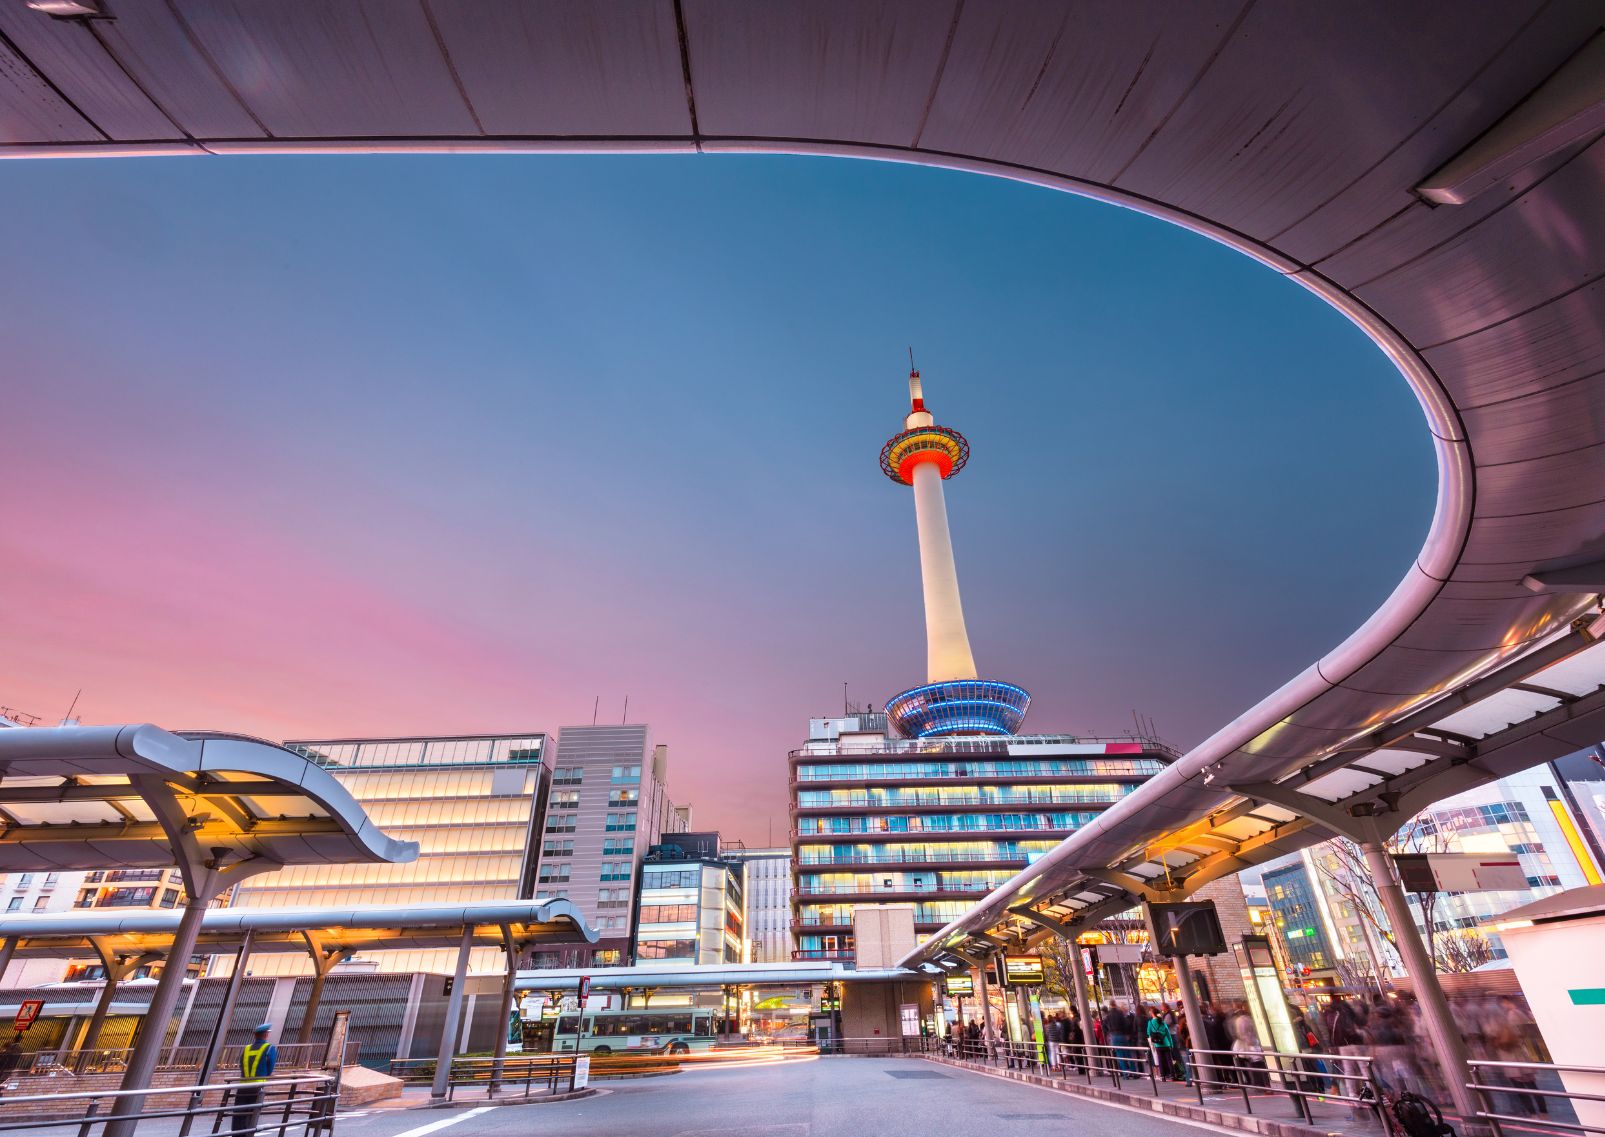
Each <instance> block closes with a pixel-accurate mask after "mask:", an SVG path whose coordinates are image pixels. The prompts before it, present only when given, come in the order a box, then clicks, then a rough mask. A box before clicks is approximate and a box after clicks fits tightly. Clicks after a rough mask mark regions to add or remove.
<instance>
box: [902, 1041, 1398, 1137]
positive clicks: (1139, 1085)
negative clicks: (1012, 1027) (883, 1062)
mask: <svg viewBox="0 0 1605 1137" xmlns="http://www.w3.org/2000/svg"><path fill="white" fill-rule="evenodd" d="M921 1057H923V1058H925V1059H926V1060H927V1061H929V1062H936V1063H939V1064H940V1065H943V1066H956V1067H958V1068H959V1069H961V1070H973V1071H975V1072H976V1073H979V1074H991V1075H993V1076H994V1077H1000V1078H1008V1079H1010V1080H1013V1081H1017V1082H1025V1083H1027V1084H1029V1085H1035V1086H1045V1087H1047V1088H1048V1089H1054V1090H1060V1091H1063V1092H1065V1093H1069V1094H1074V1095H1076V1096H1077V1097H1084V1098H1091V1099H1093V1100H1096V1101H1107V1102H1112V1103H1114V1104H1117V1105H1126V1106H1132V1107H1134V1108H1136V1109H1146V1110H1152V1111H1153V1112H1155V1113H1162V1114H1165V1115H1166V1116H1169V1117H1176V1118H1183V1119H1186V1120H1189V1121H1198V1122H1203V1123H1204V1124H1207V1125H1216V1126H1219V1127H1221V1128H1224V1129H1238V1130H1241V1131H1243V1132H1245V1133H1261V1134H1266V1135H1267V1137H1328V1135H1329V1134H1342V1135H1343V1137H1385V1132H1384V1130H1383V1128H1382V1126H1381V1124H1380V1123H1379V1122H1378V1121H1377V1118H1376V1115H1375V1113H1373V1112H1371V1111H1369V1110H1367V1111H1365V1112H1364V1113H1363V1114H1361V1115H1360V1116H1359V1117H1356V1116H1355V1115H1354V1113H1353V1112H1352V1111H1351V1109H1350V1107H1349V1104H1348V1103H1347V1102H1332V1101H1326V1100H1323V1099H1320V1098H1307V1099H1305V1100H1306V1101H1307V1102H1308V1103H1309V1107H1310V1116H1311V1117H1312V1118H1313V1119H1314V1122H1315V1124H1314V1125H1313V1126H1312V1125H1311V1124H1310V1123H1309V1122H1308V1121H1306V1120H1305V1118H1304V1114H1303V1112H1302V1111H1301V1110H1300V1108H1299V1106H1298V1104H1297V1103H1296V1102H1295V1101H1294V1100H1293V1099H1292V1098H1289V1097H1286V1096H1284V1095H1281V1094H1275V1093H1270V1092H1268V1091H1265V1090H1257V1089H1254V1088H1253V1087H1248V1088H1247V1091H1246V1092H1247V1097H1246V1099H1245V1097H1244V1088H1243V1087H1236V1086H1234V1087H1232V1088H1231V1092H1229V1093H1228V1092H1224V1090H1222V1091H1217V1092H1214V1093H1208V1092H1206V1093H1205V1094H1204V1098H1203V1103H1202V1104H1200V1103H1199V1099H1198V1091H1197V1090H1195V1089H1194V1088H1193V1087H1192V1086H1190V1085H1185V1084H1183V1083H1180V1082H1164V1081H1161V1082H1159V1083H1158V1093H1157V1094H1156V1093H1155V1092H1154V1085H1153V1083H1152V1082H1151V1081H1150V1080H1149V1079H1148V1078H1146V1077H1142V1078H1125V1077H1123V1078H1121V1079H1120V1088H1119V1089H1116V1088H1115V1087H1114V1082H1113V1079H1111V1078H1109V1077H1107V1076H1104V1075H1095V1076H1094V1077H1093V1079H1092V1082H1091V1084H1089V1083H1088V1081H1087V1076H1086V1075H1085V1074H1081V1075H1078V1076H1061V1075H1057V1074H1046V1075H1045V1074H1038V1073H1034V1072H1030V1071H1026V1070H1018V1069H1015V1070H1011V1069H1008V1068H1007V1067H1006V1066H1001V1065H994V1064H991V1063H987V1062H971V1061H967V1060H964V1059H958V1058H948V1057H944V1056H942V1055H937V1054H925V1055H922V1056H921Z"/></svg>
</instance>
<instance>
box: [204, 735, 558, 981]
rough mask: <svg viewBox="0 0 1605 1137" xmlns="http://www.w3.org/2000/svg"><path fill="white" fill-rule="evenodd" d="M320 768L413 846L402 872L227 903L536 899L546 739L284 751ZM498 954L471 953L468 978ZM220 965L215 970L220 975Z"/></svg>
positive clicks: (377, 743) (241, 894) (344, 871)
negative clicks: (415, 856) (415, 845)
mask: <svg viewBox="0 0 1605 1137" xmlns="http://www.w3.org/2000/svg"><path fill="white" fill-rule="evenodd" d="M284 745H285V746H286V747H287V748H289V749H291V750H294V751H297V752H299V753H301V754H305V755H306V756H307V757H309V758H311V759H313V760H314V761H316V762H318V763H320V764H321V765H323V766H324V767H326V768H327V769H328V770H329V771H330V773H332V774H333V775H334V776H335V778H336V779H337V780H338V781H339V782H340V784H341V785H342V786H344V787H345V788H346V789H347V790H348V791H350V793H351V796H352V797H354V798H356V799H357V801H358V802H359V803H360V804H361V805H362V807H363V809H364V810H365V811H366V812H367V814H368V816H369V817H370V818H372V819H373V821H374V823H375V824H376V825H378V826H379V827H380V828H382V829H383V830H384V831H385V832H386V833H388V834H389V835H390V836H392V837H395V838H398V839H399V840H403V841H417V842H418V844H419V854H418V859H417V860H416V861H414V862H412V863H411V864H402V865H308V866H301V867H295V868H286V869H280V870H279V871H277V872H273V873H264V874H263V875H261V876H256V877H252V878H250V879H249V880H246V881H244V882H242V883H241V884H240V885H239V887H238V888H236V889H235V890H234V893H233V897H232V901H231V903H232V904H233V905H235V906H241V907H256V908H293V907H320V906H333V905H341V904H446V903H455V902H464V901H477V900H516V899H520V898H523V897H530V896H534V895H536V894H537V884H536V881H535V870H536V862H537V852H536V850H537V845H538V841H539V836H540V831H541V829H540V822H541V820H542V809H543V806H544V798H545V796H546V793H547V785H546V780H547V771H546V767H545V765H544V762H545V760H546V757H547V755H546V751H547V749H548V739H547V737H546V736H545V735H544V734H542V733H540V732H538V731H529V732H525V733H521V734H495V735H451V736H444V737H436V736H431V737H417V738H341V739H326V740H325V739H320V740H301V741H294V742H286V743H285V744H284ZM455 959H456V952H455V951H454V950H452V949H449V948H447V949H423V950H417V951H384V952H372V953H369V954H366V955H364V956H363V957H362V959H361V960H359V961H353V964H354V965H357V966H361V965H363V964H367V965H370V966H371V965H372V964H375V963H376V964H377V965H378V968H379V970H381V971H387V972H389V971H439V972H447V973H449V972H450V971H451V969H452V967H453V966H454V964H455ZM500 959H501V956H500V953H499V952H498V951H497V950H496V949H494V948H479V949H475V952H474V955H473V958H472V960H471V961H470V966H471V967H473V968H474V969H475V970H479V969H485V970H493V969H496V968H499V967H501V962H500ZM228 967H229V962H228V961H227V960H223V959H219V960H217V961H215V962H214V969H213V970H214V973H220V972H221V973H226V972H227V969H228ZM251 970H252V973H253V974H256V975H281V974H282V975H289V974H300V973H304V972H308V971H310V970H311V964H310V962H309V961H308V960H306V959H304V958H302V957H300V956H299V955H295V954H284V955H261V956H258V957H256V958H255V959H253V960H252V962H251Z"/></svg>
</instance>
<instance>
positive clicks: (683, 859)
mask: <svg viewBox="0 0 1605 1137" xmlns="http://www.w3.org/2000/svg"><path fill="white" fill-rule="evenodd" d="M744 877H745V874H744V872H743V870H742V866H741V864H740V862H738V861H733V860H728V859H726V858H725V857H724V856H723V855H722V851H721V849H720V843H719V835H718V834H717V833H684V834H678V835H671V836H669V837H667V838H665V840H664V843H663V844H661V845H654V846H653V847H652V848H651V850H650V851H648V853H647V855H646V860H645V861H644V862H643V863H642V865H641V877H640V879H641V888H640V892H639V894H638V899H637V903H636V926H635V950H634V953H633V958H634V962H635V964H636V965H637V966H639V967H655V966H663V967H670V966H677V965H683V964H688V963H744V962H746V959H745V957H746V937H747V932H746V898H745V887H744V885H745V879H744Z"/></svg>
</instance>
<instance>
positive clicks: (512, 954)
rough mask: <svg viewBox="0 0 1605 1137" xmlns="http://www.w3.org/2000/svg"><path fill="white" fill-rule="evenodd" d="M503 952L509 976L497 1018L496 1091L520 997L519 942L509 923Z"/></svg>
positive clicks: (505, 927) (504, 927) (493, 1078)
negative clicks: (516, 1000)
mask: <svg viewBox="0 0 1605 1137" xmlns="http://www.w3.org/2000/svg"><path fill="white" fill-rule="evenodd" d="M501 929H502V954H503V956H504V957H505V959H506V963H507V976H506V978H505V979H503V980H502V1009H501V1017H500V1018H499V1019H497V1022H498V1023H499V1024H500V1025H499V1026H498V1027H497V1028H496V1050H495V1058H496V1065H495V1068H494V1072H493V1073H492V1075H491V1082H490V1090H491V1093H495V1092H496V1090H497V1089H498V1088H499V1087H500V1085H501V1080H502V1063H503V1062H505V1061H506V1060H507V1033H508V1031H510V1030H511V1029H512V1022H513V1002H514V1000H515V999H516V998H517V997H518V992H517V990H516V988H517V985H518V944H517V943H515V942H514V941H513V929H512V926H511V925H509V924H503V925H502V926H501Z"/></svg>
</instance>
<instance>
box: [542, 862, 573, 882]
mask: <svg viewBox="0 0 1605 1137" xmlns="http://www.w3.org/2000/svg"><path fill="white" fill-rule="evenodd" d="M540 882H541V883H542V884H567V883H568V863H567V862H563V863H561V864H555V865H542V866H541V875H540Z"/></svg>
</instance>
